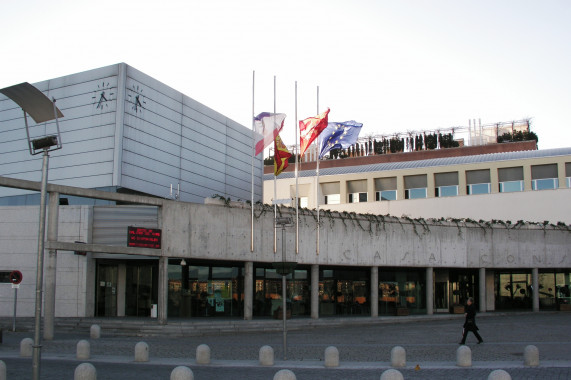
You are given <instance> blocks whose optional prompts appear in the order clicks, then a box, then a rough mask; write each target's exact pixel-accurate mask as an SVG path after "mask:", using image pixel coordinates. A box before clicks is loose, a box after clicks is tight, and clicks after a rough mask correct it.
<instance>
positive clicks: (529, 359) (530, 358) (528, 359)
mask: <svg viewBox="0 0 571 380" xmlns="http://www.w3.org/2000/svg"><path fill="white" fill-rule="evenodd" d="M523 358H524V363H523V364H524V365H528V366H531V367H536V366H538V365H539V349H538V348H537V347H536V346H534V345H532V344H530V345H529V346H526V347H525V350H524V351H523Z"/></svg>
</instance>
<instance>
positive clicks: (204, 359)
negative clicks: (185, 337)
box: [196, 344, 210, 364]
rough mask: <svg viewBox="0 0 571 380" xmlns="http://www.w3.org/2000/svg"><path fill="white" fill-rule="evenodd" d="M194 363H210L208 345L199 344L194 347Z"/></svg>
mask: <svg viewBox="0 0 571 380" xmlns="http://www.w3.org/2000/svg"><path fill="white" fill-rule="evenodd" d="M196 364H210V347H208V345H206V344H201V345H199V346H198V347H196Z"/></svg>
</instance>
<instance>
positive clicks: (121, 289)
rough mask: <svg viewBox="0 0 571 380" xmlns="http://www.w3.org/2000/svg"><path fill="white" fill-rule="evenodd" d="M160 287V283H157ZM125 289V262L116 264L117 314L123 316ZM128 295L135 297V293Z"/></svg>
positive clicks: (125, 300) (125, 304)
mask: <svg viewBox="0 0 571 380" xmlns="http://www.w3.org/2000/svg"><path fill="white" fill-rule="evenodd" d="M159 288H160V285H159ZM126 291H127V264H125V263H121V264H119V265H117V301H116V302H117V316H118V317H124V316H125V309H126V306H127V303H126V302H127V299H126V297H125V294H126ZM129 296H130V297H137V294H130V295H129Z"/></svg>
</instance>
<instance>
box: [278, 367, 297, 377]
mask: <svg viewBox="0 0 571 380" xmlns="http://www.w3.org/2000/svg"><path fill="white" fill-rule="evenodd" d="M274 380H296V377H295V373H293V372H292V371H290V370H289V369H281V370H279V371H278V372H276V374H275V375H274Z"/></svg>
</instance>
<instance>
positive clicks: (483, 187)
mask: <svg viewBox="0 0 571 380" xmlns="http://www.w3.org/2000/svg"><path fill="white" fill-rule="evenodd" d="M491 187H492V186H491V185H490V184H489V183H474V184H470V185H468V186H467V188H468V191H467V192H468V195H476V194H490V191H491Z"/></svg>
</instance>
